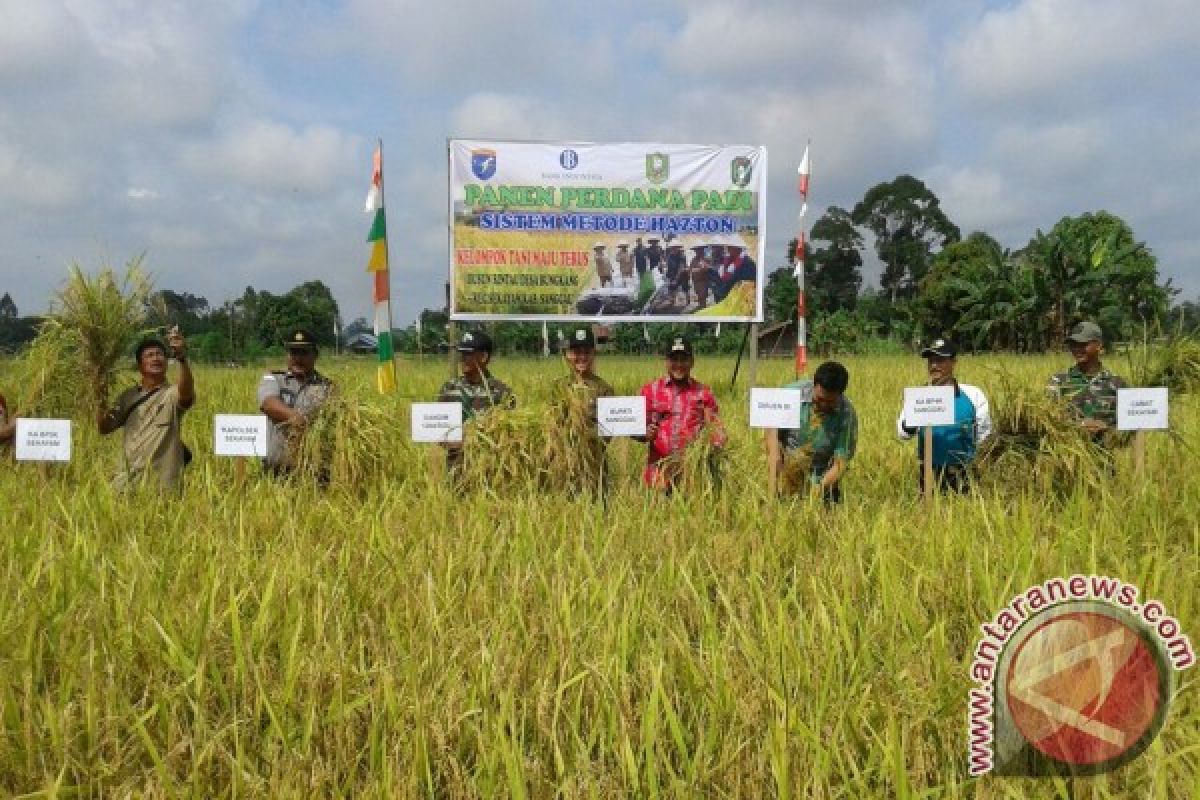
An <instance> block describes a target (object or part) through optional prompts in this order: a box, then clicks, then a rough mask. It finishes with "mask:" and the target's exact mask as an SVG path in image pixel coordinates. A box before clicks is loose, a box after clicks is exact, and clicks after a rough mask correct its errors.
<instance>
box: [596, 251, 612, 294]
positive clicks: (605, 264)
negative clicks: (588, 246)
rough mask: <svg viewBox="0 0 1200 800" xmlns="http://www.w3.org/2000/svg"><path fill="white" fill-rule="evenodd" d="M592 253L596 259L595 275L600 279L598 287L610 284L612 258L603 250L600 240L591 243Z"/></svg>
mask: <svg viewBox="0 0 1200 800" xmlns="http://www.w3.org/2000/svg"><path fill="white" fill-rule="evenodd" d="M592 253H593V258H594V259H595V261H596V277H597V278H599V279H600V288H604V287H605V286H608V285H610V284H612V260H611V259H610V258H609V257H608V255H607V254H606V253H605V252H604V244H603V243H602V242H596V243H595V244H594V245H592Z"/></svg>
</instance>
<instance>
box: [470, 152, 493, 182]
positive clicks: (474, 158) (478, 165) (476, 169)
mask: <svg viewBox="0 0 1200 800" xmlns="http://www.w3.org/2000/svg"><path fill="white" fill-rule="evenodd" d="M471 174H473V175H474V176H475V177H476V178H478V179H479V180H481V181H486V180H487V179H488V178H490V177H492V176H493V175H495V174H496V151H495V150H472V151H471Z"/></svg>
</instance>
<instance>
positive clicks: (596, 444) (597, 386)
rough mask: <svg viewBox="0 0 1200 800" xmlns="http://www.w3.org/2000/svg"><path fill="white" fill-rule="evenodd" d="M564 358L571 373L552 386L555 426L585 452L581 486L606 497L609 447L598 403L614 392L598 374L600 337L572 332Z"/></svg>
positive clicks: (588, 330)
mask: <svg viewBox="0 0 1200 800" xmlns="http://www.w3.org/2000/svg"><path fill="white" fill-rule="evenodd" d="M563 356H564V357H565V358H566V360H567V364H568V365H569V366H570V367H571V372H570V374H568V375H565V376H563V377H561V378H558V379H556V380H555V381H554V383H553V384H551V397H552V398H553V400H552V402H553V404H554V417H555V422H556V423H557V425H558V428H559V430H560V431H563V432H566V433H567V434H568V435H569V436H572V437H573V439H574V440H575V443H576V444H577V445H578V446H579V447H580V448H581V449H582V451H583V452H581V453H579V456H580V464H581V470H580V471H581V472H582V473H585V474H581V475H579V476H578V478H579V481H580V483H581V484H583V485H585V486H586V487H590V488H591V489H593V490H598V491H600V492H601V493H603V491H604V489H605V488H606V487H605V480H606V473H607V469H606V464H605V449H606V446H607V444H608V443H607V441H606V440H605V439H604V438H602V437H601V436H600V432H599V429H598V423H599V420H598V416H597V409H596V401H597V399H599V398H601V397H612V396H613V395H614V392H613V388H612V387H611V386H609V385H608V382H607V381H605V380H604V379H603V378H601V377H600V376H599V375H597V374H596V372H595V366H596V337H595V336H594V335H593V334H592V331H591V328H576V329H575V330H573V331H571V335H570V337H569V338H568V339H567V349H566V351H565V352H564V353H563ZM585 486H581V488H585Z"/></svg>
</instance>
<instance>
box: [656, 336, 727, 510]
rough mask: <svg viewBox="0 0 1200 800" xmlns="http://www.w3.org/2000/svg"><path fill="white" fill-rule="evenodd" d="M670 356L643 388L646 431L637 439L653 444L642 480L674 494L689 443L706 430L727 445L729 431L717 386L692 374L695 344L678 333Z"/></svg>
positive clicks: (718, 443)
mask: <svg viewBox="0 0 1200 800" xmlns="http://www.w3.org/2000/svg"><path fill="white" fill-rule="evenodd" d="M665 356H666V368H667V374H666V376H665V377H662V378H658V379H657V380H654V381H652V382H650V383H648V384H646V385H645V386H643V387H642V391H641V394H642V397H644V398H646V435H645V436H644V437H638V440H639V441H644V442H647V443H648V444H649V451H648V453H647V455H646V468H645V470H643V472H642V481H643V482H644V483H645V484H646V486H648V487H650V488H652V489H658V490H661V491H666V492H667V493H668V494H669V493H670V492H671V490H672V489H673V488H674V487H675V484H676V483H677V482H678V480H679V476H680V467H681V461H682V457H683V451H684V448H686V447H687V446H688V444H690V443H691V442H692V441H694V440H695V439H696V438H697V437H698V436H699V435H700V434H701V433H702V432H704V431H706V430H707V431H708V435H709V437H710V441H711V442H712V444H713V445H715V446H717V447H722V446H724V444H725V430H724V427H723V426H722V424H721V418H720V416H719V413H718V411H719V410H718V408H717V399H716V398H715V397H714V396H713V393H712V390H711V389H710V388H708V387H707V386H705V385H704V384H703V383H700V382H699V381H697V380H696V379H694V378H693V377H692V367H693V366H695V358H694V356H693V354H692V346H691V343H690V342H688V341H687V340H686V339H684V338H683V337H675V338H673V339H671V342H670V344H669V345H668V347H667V351H666V353H665Z"/></svg>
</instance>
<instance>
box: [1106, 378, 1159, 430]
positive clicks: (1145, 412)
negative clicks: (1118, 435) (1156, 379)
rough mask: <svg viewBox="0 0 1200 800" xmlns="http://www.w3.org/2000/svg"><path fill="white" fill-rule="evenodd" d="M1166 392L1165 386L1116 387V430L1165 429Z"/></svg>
mask: <svg viewBox="0 0 1200 800" xmlns="http://www.w3.org/2000/svg"><path fill="white" fill-rule="evenodd" d="M1167 395H1168V392H1167V390H1166V389H1165V388H1162V387H1157V388H1151V389H1117V430H1120V431H1158V430H1166V429H1167V427H1168V425H1167V411H1168V410H1169V409H1168V402H1169V399H1168V396H1167Z"/></svg>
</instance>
